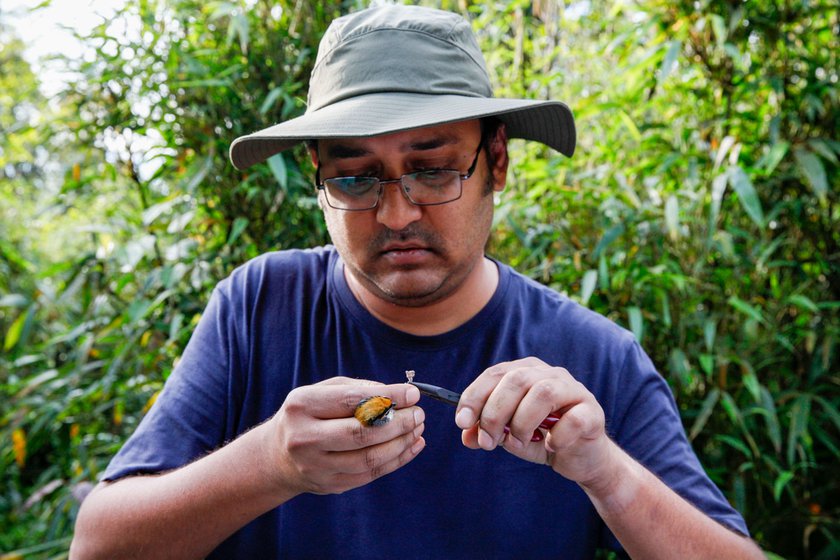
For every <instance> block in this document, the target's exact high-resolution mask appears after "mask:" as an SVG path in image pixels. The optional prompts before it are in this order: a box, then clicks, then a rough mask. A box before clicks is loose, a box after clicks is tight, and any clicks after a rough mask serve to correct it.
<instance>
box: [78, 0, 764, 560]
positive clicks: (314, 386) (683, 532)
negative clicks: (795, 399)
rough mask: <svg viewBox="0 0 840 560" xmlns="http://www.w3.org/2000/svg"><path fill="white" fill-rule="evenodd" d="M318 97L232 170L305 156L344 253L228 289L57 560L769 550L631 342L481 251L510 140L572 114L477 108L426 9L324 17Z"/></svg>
mask: <svg viewBox="0 0 840 560" xmlns="http://www.w3.org/2000/svg"><path fill="white" fill-rule="evenodd" d="M310 88H311V89H310V97H309V104H308V109H307V113H306V114H305V115H304V116H302V117H300V118H299V119H294V120H292V121H289V122H286V123H281V124H279V125H276V126H274V127H271V128H269V129H266V130H264V131H261V132H258V133H256V134H253V135H250V136H246V137H244V138H240V139H238V140H237V141H236V142H234V144H233V146H232V149H231V157H232V160H233V162H234V164H235V165H236V166H237V167H240V168H242V167H247V166H248V165H251V164H253V163H257V162H259V161H262V160H264V159H265V158H267V157H269V156H270V155H272V154H274V153H277V152H278V151H280V150H283V149H286V148H288V147H289V146H291V145H294V144H295V143H296V142H298V141H303V140H306V141H308V142H309V148H310V153H311V156H312V160H313V162H314V163H315V165H316V167H317V173H316V182H317V185H318V189H319V200H320V203H321V207H322V209H323V212H324V216H325V219H326V222H327V226H328V228H329V232H330V235H331V238H332V240H333V243H334V247H325V248H319V249H313V250H309V251H287V252H280V253H272V254H268V255H265V256H263V257H260V258H258V259H255V260H254V261H252V262H250V263H247V264H246V265H244V266H243V267H241V268H239V269H238V270H237V271H235V272H234V273H233V274H232V275H231V277H229V278H228V279H226V280H224V281H223V282H221V283H220V284H219V286H218V287H217V288H216V290H215V291H214V294H213V296H212V298H211V300H210V303H209V305H208V308H207V310H206V312H205V313H204V315H203V317H202V320H201V322H200V324H199V325H198V327H197V329H196V332H195V333H194V335H193V338H192V340H191V341H190V343H189V345H188V347H187V349H186V350H185V352H184V355H183V358H182V360H181V362H180V364H179V367H178V368H177V370H176V371H175V372H174V373H173V375H172V377H171V378H170V379H169V380H168V382H167V384H166V387H165V389H164V391H163V392H162V394H161V396H160V398H159V399H158V401H157V402H156V404H155V406H154V407H153V408H152V410H151V411H150V412H149V414H148V415H147V416H146V418H145V419H144V420H143V422H142V423H141V425H140V427H139V428H138V430H137V432H136V433H135V434H134V435H133V436H132V438H131V439H130V440H129V442H128V443H127V444H126V446H125V447H124V448H123V449H122V450H121V451H120V453H119V454H118V455H117V456H116V457H115V458H114V460H113V461H112V463H111V465H110V466H109V468H108V470H107V472H106V473H105V475H104V482H103V483H101V484H100V486H99V487H97V489H96V490H94V492H93V493H92V494H91V495H90V496H89V498H88V499H87V500H86V501H85V503H84V505H83V508H82V510H81V512H80V514H79V519H78V523H77V533H76V538H75V540H74V542H73V547H72V549H71V556H72V557H74V558H87V557H108V558H113V557H130V556H137V557H148V558H166V557H172V558H190V557H196V558H198V557H204V556H207V555H211V556H212V557H218V558H232V557H238V558H272V557H290V558H304V557H309V558H333V557H341V558H360V557H372V556H377V557H378V556H386V557H397V558H491V557H497V558H546V557H553V558H557V557H560V558H591V557H592V556H593V555H594V553H595V550H596V549H597V548H599V547H606V548H612V549H615V550H619V551H620V550H622V549H623V550H626V552H627V553H628V554H629V555H630V556H632V557H635V558H669V559H671V558H716V559H718V558H760V557H762V556H761V553H760V551H759V550H758V548H757V547H756V546H755V545H754V544H753V543H752V542H751V541H750V540H749V539H748V538H747V537H746V536H745V535H746V527H745V525H744V522H743V520H742V519H741V517H740V516H739V515H738V514H737V512H735V511H734V510H733V509H732V508H731V507H730V506H729V505H728V504H727V503H726V501H725V499H723V497H722V496H721V494H720V492H719V491H718V490H717V489H716V488H715V487H714V485H713V484H712V483H711V481H710V480H709V479H708V478H707V477H706V475H705V474H704V472H703V470H702V468H701V467H700V465H699V463H698V462H697V459H696V457H695V455H694V454H693V452H692V451H691V449H690V446H689V444H688V442H687V440H686V437H685V434H684V432H683V430H682V426H681V423H680V419H679V416H678V414H677V410H676V407H675V405H674V402H673V399H672V398H671V394H670V392H669V389H668V387H667V385H666V384H665V382H664V381H663V380H662V378H661V377H660V376H659V375H658V374H657V373H656V372H655V370H654V368H653V366H652V364H651V363H650V360H649V359H648V358H647V357H646V356H645V354H644V353H643V352H642V350H641V349H640V348H639V346H638V345H637V344H636V343H635V341H634V339H633V337H632V335H630V334H629V333H627V332H626V331H624V330H622V329H619V328H618V327H616V326H615V325H613V324H612V323H610V322H609V321H607V320H606V319H604V318H602V317H600V316H597V315H595V314H594V313H592V312H589V311H588V310H586V309H583V308H581V307H580V306H577V305H575V304H574V303H572V302H570V301H569V300H567V299H565V298H563V297H561V296H559V295H558V294H556V293H554V292H552V291H550V290H548V289H546V288H545V287H542V286H539V285H537V284H536V283H534V282H531V281H529V280H527V279H525V278H524V277H522V276H520V275H518V274H517V273H515V272H514V271H513V270H511V269H510V268H509V267H507V266H504V265H502V264H500V263H497V262H494V261H492V260H490V259H488V258H487V257H485V255H484V247H485V243H486V241H487V238H488V235H489V232H490V228H491V223H492V217H493V197H492V193H493V192H494V191H499V190H501V189H502V188H503V187H504V184H505V176H506V172H507V166H508V154H507V138H508V137H509V136H510V137H521V138H526V139H531V140H537V141H541V142H544V143H546V144H548V145H550V146H552V147H554V148H556V149H558V150H560V151H561V152H563V153H565V154H566V155H571V154H572V152H573V151H574V124H573V120H572V117H571V114H570V112H569V111H568V109H567V108H566V107H565V106H564V105H562V104H560V103H556V102H537V101H525V100H504V99H494V98H492V96H491V91H490V85H489V80H488V78H487V74H486V71H485V68H484V61H483V58H482V56H481V53H480V51H479V50H478V47H477V45H476V42H475V39H474V37H473V36H472V33H471V30H470V28H469V25H468V24H467V23H466V22H465V21H463V20H462V19H461V18H460V17H458V16H455V15H453V14H449V13H446V12H440V11H436V10H428V9H423V8H416V7H395V6H389V7H381V8H375V9H370V10H365V11H361V12H358V13H356V14H353V15H350V16H346V17H343V18H340V19H338V20H336V21H335V22H334V23H333V25H332V26H331V27H330V29H329V30H328V32H327V34H326V35H325V38H324V40H323V41H322V43H321V47H320V50H319V53H318V59H317V61H316V65H315V68H314V71H313V74H312V78H311V84H310ZM409 369H412V370H415V371H416V374H417V376H418V379H417V380H418V381H424V382H429V383H434V384H438V385H441V386H445V387H448V388H451V389H456V390H462V391H463V394H462V396H461V398H460V401H459V402H458V405H457V407H456V409H455V410H454V418H453V410H452V408H451V407H448V406H447V405H446V404H443V403H439V402H435V401H428V399H421V398H420V394H419V392H418V391H417V389H416V388H415V387H414V386H412V385H409V384H406V383H405V382H404V381H405V377H404V372H405V371H406V370H409ZM372 396H383V397H387V398H388V399H391V400H392V401H393V403H395V405H396V410H395V411H394V414H393V419H392V420H391V421H390V422H387V423H384V424H383V425H379V426H366V425H363V424H362V423H360V422H359V421H357V420H356V419H355V418H354V410H355V409H356V407H357V405H358V404H359V403H360V401H362V400H364V399H366V398H369V397H372ZM380 401H383V402H387V401H385V400H383V399H380ZM427 401H428V402H427ZM552 412H553V413H554V414H555V416H557V417H559V420H558V421H557V423H556V424H555V425H554V426H553V427H551V428H550V429H538V426H539V425H540V423H541V422H542V421H543V419H545V418H546V416H547V415H549V414H550V413H552ZM453 420H454V421H453ZM535 430H537V432H536V436H537V437H533V436H534V435H535ZM459 436H460V440H461V441H459ZM532 439H541V440H542V441H532ZM619 543H620V544H619Z"/></svg>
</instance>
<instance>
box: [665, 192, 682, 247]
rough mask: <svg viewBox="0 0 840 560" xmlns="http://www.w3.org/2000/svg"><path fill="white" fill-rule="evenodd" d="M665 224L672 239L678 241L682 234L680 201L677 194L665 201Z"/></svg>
mask: <svg viewBox="0 0 840 560" xmlns="http://www.w3.org/2000/svg"><path fill="white" fill-rule="evenodd" d="M665 225H666V227H667V228H668V236H669V237H670V238H671V241H676V240H677V238H679V236H680V203H679V201H678V200H677V197H676V196H675V195H671V196H669V197H668V200H666V201H665Z"/></svg>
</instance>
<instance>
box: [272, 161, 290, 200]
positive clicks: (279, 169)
mask: <svg viewBox="0 0 840 560" xmlns="http://www.w3.org/2000/svg"><path fill="white" fill-rule="evenodd" d="M267 161H268V168H269V169H271V174H272V175H274V178H275V179H276V180H277V184H278V185H280V188H281V189H283V191H288V190H289V172H288V170H287V169H286V160H285V159H283V154H275V155H273V156H271V157H270V158H268V160H267Z"/></svg>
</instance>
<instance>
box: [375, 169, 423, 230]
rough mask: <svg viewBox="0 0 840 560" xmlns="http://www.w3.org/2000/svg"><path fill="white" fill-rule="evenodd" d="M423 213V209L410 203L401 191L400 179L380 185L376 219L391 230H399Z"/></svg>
mask: <svg viewBox="0 0 840 560" xmlns="http://www.w3.org/2000/svg"><path fill="white" fill-rule="evenodd" d="M422 215H423V209H422V208H420V207H419V206H417V205H416V204H412V203H411V201H410V200H408V197H407V196H406V194H405V192H404V191H403V187H402V183H400V181H393V182H391V181H389V182H387V183H384V184H383V185H382V194H381V195H380V199H379V205H378V206H377V207H376V220H377V221H378V222H379V223H380V224H382V225H384V226H385V227H387V228H388V229H391V230H393V231H400V230H402V229H404V228H405V227H407V226H408V225H409V224H411V223H412V222H416V221H417V220H419V219H420V216H422Z"/></svg>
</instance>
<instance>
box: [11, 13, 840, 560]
mask: <svg viewBox="0 0 840 560" xmlns="http://www.w3.org/2000/svg"><path fill="white" fill-rule="evenodd" d="M424 3H425V4H428V5H435V6H439V7H444V8H447V9H452V10H456V11H460V12H462V13H464V14H465V15H467V16H468V17H469V18H471V20H472V21H473V24H474V28H475V30H476V32H477V33H478V35H479V38H480V41H481V42H482V44H483V47H484V50H485V53H486V54H487V60H488V68H489V70H490V73H491V78H492V80H493V82H494V84H495V87H496V92H497V95H499V96H516V97H522V96H524V97H533V98H552V99H560V100H564V101H566V102H567V103H568V104H569V105H570V107H571V108H572V110H573V111H574V113H575V116H576V120H577V124H578V138H579V145H578V149H577V152H576V154H575V156H574V157H573V158H572V159H570V160H569V159H566V158H563V157H561V156H559V155H557V154H555V153H553V152H551V151H550V150H547V149H545V148H542V147H540V146H539V145H531V144H525V143H523V142H520V141H513V142H512V143H511V151H512V161H513V165H512V168H511V170H510V173H509V181H508V188H507V189H506V191H505V192H503V193H501V194H500V195H499V196H498V199H497V213H496V233H495V234H494V236H493V239H492V241H491V245H490V247H488V252H489V253H490V254H492V255H494V256H496V257H498V258H500V259H502V260H506V261H508V262H510V263H511V264H513V265H514V266H515V267H517V268H518V269H519V270H521V271H523V272H525V273H527V274H529V275H530V276H532V277H533V278H535V279H537V280H538V281H540V282H543V283H545V284H547V285H550V286H552V287H554V288H555V289H557V290H559V291H561V292H563V293H565V294H567V295H568V296H569V297H571V298H573V299H576V300H578V301H580V302H581V303H582V304H584V305H587V306H588V307H591V308H593V309H595V310H597V311H599V312H601V313H604V314H605V315H607V316H608V317H610V318H612V319H613V320H615V321H616V322H618V323H620V324H622V325H624V326H626V327H627V328H628V329H630V330H631V331H632V332H633V333H634V334H635V335H636V337H637V338H639V339H640V340H641V342H642V344H643V345H644V346H645V348H646V349H647V350H648V352H649V353H650V354H651V356H652V358H653V359H654V361H655V362H656V364H657V366H658V367H659V369H660V371H662V373H663V374H664V375H665V376H666V377H667V378H668V380H669V382H670V383H671V386H672V388H673V390H674V393H675V396H676V398H677V401H678V404H679V406H680V410H681V413H682V415H683V419H684V422H685V426H686V430H687V432H688V433H689V436H690V437H691V439H692V442H693V444H694V446H695V449H696V450H697V452H698V454H699V456H700V458H701V461H702V462H703V464H704V466H705V467H706V469H707V470H708V472H709V473H710V475H711V476H712V477H713V478H714V479H715V481H716V482H717V483H718V484H719V485H720V486H721V488H722V489H723V491H724V492H725V493H726V495H727V497H728V498H729V499H730V500H731V501H732V502H733V504H735V506H736V507H737V508H738V509H739V510H740V511H741V512H742V513H743V514H744V515H745V517H746V518H747V521H748V524H749V526H750V528H751V530H752V532H753V534H754V537H755V538H756V539H757V540H758V541H759V543H760V544H761V545H762V546H763V547H764V548H765V549H766V550H767V551H768V555H771V556H773V557H784V558H834V557H837V555H838V554H840V543H838V540H840V527H838V524H839V523H840V521H838V518H840V512H839V511H838V505H837V504H838V503H840V492H838V481H837V477H836V470H837V468H836V465H837V464H838V460H840V413H838V404H839V403H840V391H838V369H839V368H838V358H837V338H838V331H840V321H838V308H840V266H838V260H840V227H838V217H839V216H838V214H840V209H839V207H838V156H840V142H838V138H837V130H838V128H840V127H839V126H838V125H840V110H839V109H840V107H838V104H839V103H838V90H837V83H838V64H837V56H838V52H840V48H838V47H840V44H838V39H837V37H838V35H839V34H840V33H838V31H840V21H839V20H838V10H837V7H836V6H835V5H834V3H832V2H827V1H823V2H820V1H817V2H807V3H804V2H782V1H769V0H768V1H762V0H757V1H754V2H752V1H751V2H740V3H731V2H723V1H711V0H708V1H701V2H687V1H686V2H681V1H678V2H664V1H659V0H651V1H638V2H591V3H590V2H575V3H570V4H568V5H566V4H563V3H561V2H558V1H556V0H529V1H525V0H512V1H507V2H494V1H488V2H471V1H466V0H459V1H455V0H453V1H440V2H424ZM363 5H364V3H362V2H341V3H339V2H323V3H319V2H286V1H284V0H281V1H278V2H269V1H266V0H253V1H248V2H245V1H241V2H240V1H231V2H198V1H195V0H170V1H167V2H162V1H153V0H131V1H129V2H127V3H126V5H125V7H124V8H123V9H122V10H121V11H120V12H119V13H118V14H117V16H116V17H115V18H114V19H113V20H110V21H103V22H102V24H101V25H100V26H98V27H97V28H95V29H94V30H93V31H92V32H91V33H90V34H89V36H86V37H82V38H81V39H82V41H83V42H84V43H85V44H86V45H87V47H88V49H89V52H90V53H91V54H90V55H89V56H87V57H85V58H83V59H82V60H65V61H63V64H64V65H65V66H66V67H67V68H70V69H72V70H74V71H75V72H76V73H77V74H76V75H77V76H78V77H77V79H76V80H75V82H74V83H72V84H70V86H68V87H67V89H66V91H64V92H63V93H62V94H61V95H60V96H59V97H58V98H56V99H52V100H47V99H44V98H43V96H42V95H41V93H40V90H39V89H38V80H37V77H36V76H35V75H34V74H33V73H32V71H31V69H30V68H29V66H28V64H26V62H25V61H24V60H23V58H22V57H21V50H22V47H23V46H22V45H21V44H20V42H19V41H17V40H16V39H15V34H14V30H13V29H11V28H9V27H8V26H6V25H5V24H4V18H3V13H2V12H0V60H2V65H1V66H0V67H1V68H2V70H0V126H2V134H0V340H2V352H0V442H2V443H0V470H2V471H3V472H4V476H3V479H2V486H0V551H2V552H9V553H12V552H14V553H16V554H21V555H23V556H24V557H26V558H53V557H62V556H63V555H66V548H67V543H68V542H69V537H70V535H71V532H72V523H73V520H74V516H75V514H76V512H77V510H78V503H79V499H80V498H81V497H82V496H83V495H84V492H85V491H86V490H87V489H88V488H89V486H90V484H91V483H95V481H96V479H97V475H98V474H99V473H101V471H102V469H103V468H104V466H105V464H106V463H107V461H108V459H109V457H110V456H111V455H112V454H113V453H114V452H115V450H116V449H118V447H119V446H120V445H121V443H122V442H123V441H124V440H125V438H126V437H127V436H128V434H130V433H131V431H132V429H133V428H134V426H136V424H137V422H138V421H139V420H140V418H142V415H143V413H144V412H145V410H147V408H148V406H150V405H151V402H153V400H154V398H155V395H156V393H157V391H158V390H159V389H160V387H161V386H162V383H163V382H164V380H165V379H166V377H167V376H168V374H169V373H170V372H171V371H172V368H173V366H174V364H175V363H176V361H177V357H178V355H179V354H180V351H181V350H182V348H183V346H184V344H186V341H187V340H188V338H189V335H190V332H191V331H192V329H193V327H194V325H195V323H196V321H197V320H198V317H199V315H200V313H201V311H202V309H203V307H204V304H205V302H206V299H207V297H208V294H209V291H210V290H211V289H212V287H213V285H214V283H215V282H216V281H218V280H219V279H221V278H222V277H224V276H225V275H226V274H228V273H229V272H230V271H231V270H232V268H233V267H235V266H237V265H238V264H240V263H242V262H244V261H245V260H247V259H248V258H251V257H253V256H256V255H257V254H259V253H261V252H264V251H268V250H274V249H282V248H289V247H301V246H310V245H314V244H320V243H324V242H327V241H328V240H327V237H326V232H325V228H324V226H323V223H322V220H321V218H320V215H319V211H318V208H317V203H316V200H315V191H314V189H313V188H312V187H311V180H310V178H311V175H312V169H311V167H310V164H309V162H308V161H307V158H306V157H305V154H304V152H303V150H302V149H300V150H296V151H293V152H288V153H284V154H281V155H278V156H275V157H273V158H271V160H270V161H269V162H267V163H266V164H264V165H260V166H256V167H254V168H252V169H249V170H248V172H245V173H243V172H239V171H237V170H235V169H233V168H232V166H231V165H230V164H229V163H228V162H227V159H226V154H227V149H228V147H229V145H230V142H231V141H232V140H233V139H234V138H235V137H236V136H238V135H240V134H243V133H247V132H250V131H253V130H256V129H258V128H261V127H263V126H265V125H266V124H269V123H272V122H276V121H279V120H282V119H286V118H290V117H293V116H295V115H297V114H300V113H301V112H302V111H303V110H304V100H305V93H306V89H307V86H306V83H307V79H308V75H309V70H310V67H311V64H312V62H313V60H314V53H315V50H316V49H317V44H318V40H319V39H320V36H321V33H323V30H324V29H325V27H326V25H327V23H328V22H329V21H330V20H331V19H332V18H333V17H335V16H336V15H338V14H340V13H344V12H347V11H349V10H355V9H358V8H360V7H363ZM59 62H60V61H59Z"/></svg>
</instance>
